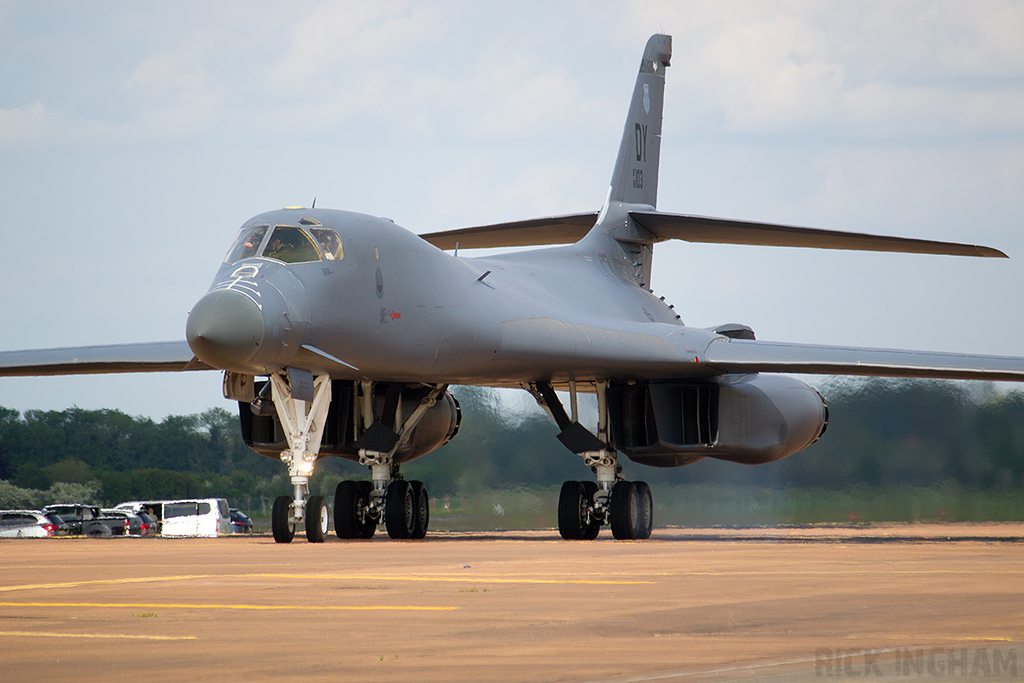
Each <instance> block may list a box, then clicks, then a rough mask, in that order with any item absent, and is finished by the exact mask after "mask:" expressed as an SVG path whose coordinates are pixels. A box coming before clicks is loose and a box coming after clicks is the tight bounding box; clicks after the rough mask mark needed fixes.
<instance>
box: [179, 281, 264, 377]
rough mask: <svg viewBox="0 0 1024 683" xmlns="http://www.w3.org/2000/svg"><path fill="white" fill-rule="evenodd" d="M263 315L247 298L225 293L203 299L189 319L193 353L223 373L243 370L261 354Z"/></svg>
mask: <svg viewBox="0 0 1024 683" xmlns="http://www.w3.org/2000/svg"><path fill="white" fill-rule="evenodd" d="M264 329H265V326H264V321H263V314H262V313H261V312H260V309H259V307H258V306H257V305H256V303H255V302H254V301H253V300H252V299H250V298H249V297H248V296H246V295H245V294H241V293H239V292H235V291H232V290H230V289H223V290H220V291H217V292H210V293H209V294H207V295H206V296H204V297H203V298H202V299H200V300H199V301H198V302H197V303H196V305H195V306H193V307H192V312H191V313H189V315H188V323H187V324H186V325H185V338H186V339H187V340H188V345H189V346H190V347H191V348H192V353H194V354H196V357H197V358H198V359H199V360H201V361H203V362H204V363H206V364H207V365H210V366H213V367H215V368H219V369H221V370H231V369H235V368H242V367H244V366H245V364H246V363H247V362H248V361H250V360H252V358H253V357H254V356H255V355H256V353H257V352H258V351H259V350H260V344H262V343H263V335H264Z"/></svg>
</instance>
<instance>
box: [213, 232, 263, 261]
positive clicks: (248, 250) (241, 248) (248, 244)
mask: <svg viewBox="0 0 1024 683" xmlns="http://www.w3.org/2000/svg"><path fill="white" fill-rule="evenodd" d="M269 228H270V226H269V225H255V226H251V227H245V226H243V227H242V229H241V230H239V231H238V238H237V239H235V243H234V244H233V245H231V249H230V250H229V251H228V255H227V257H226V258H225V259H224V262H225V263H234V262H236V261H241V260H242V259H244V258H249V257H250V256H255V255H256V252H258V251H259V248H260V242H262V241H263V236H264V235H266V234H267V230H268V229H269Z"/></svg>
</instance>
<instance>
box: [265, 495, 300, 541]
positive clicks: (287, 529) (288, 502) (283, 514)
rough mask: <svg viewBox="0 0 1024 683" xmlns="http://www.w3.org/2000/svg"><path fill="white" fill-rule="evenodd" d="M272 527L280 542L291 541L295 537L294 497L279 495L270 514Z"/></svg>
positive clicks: (275, 536)
mask: <svg viewBox="0 0 1024 683" xmlns="http://www.w3.org/2000/svg"><path fill="white" fill-rule="evenodd" d="M270 528H271V529H272V530H273V532H274V540H275V541H277V542H278V543H291V542H292V539H293V538H295V520H294V519H293V518H292V497H291V496H278V497H277V499H276V500H275V501H274V510H273V512H271V514H270Z"/></svg>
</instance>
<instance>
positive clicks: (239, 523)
mask: <svg viewBox="0 0 1024 683" xmlns="http://www.w3.org/2000/svg"><path fill="white" fill-rule="evenodd" d="M229 512H230V514H231V533H233V534H242V533H252V520H251V519H249V515H247V514H245V513H244V512H242V511H241V510H239V509H238V508H231V510H230V511H229Z"/></svg>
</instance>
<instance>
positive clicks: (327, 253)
mask: <svg viewBox="0 0 1024 683" xmlns="http://www.w3.org/2000/svg"><path fill="white" fill-rule="evenodd" d="M309 231H310V232H311V233H313V237H315V238H316V241H317V242H319V243H320V248H321V249H323V250H324V258H326V259H327V260H328V261H340V260H341V259H343V258H345V249H344V247H343V246H342V244H341V238H340V237H338V233H336V232H334V231H333V230H331V229H330V228H310V229H309Z"/></svg>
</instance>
